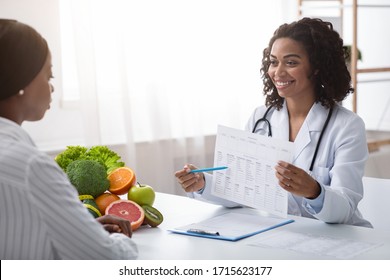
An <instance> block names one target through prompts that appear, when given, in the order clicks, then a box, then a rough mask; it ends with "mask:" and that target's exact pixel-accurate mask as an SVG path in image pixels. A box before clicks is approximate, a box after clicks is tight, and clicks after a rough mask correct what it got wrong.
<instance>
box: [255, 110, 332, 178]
mask: <svg viewBox="0 0 390 280" xmlns="http://www.w3.org/2000/svg"><path fill="white" fill-rule="evenodd" d="M272 108H273V105H271V106H269V107H268V108H267V110H266V111H265V113H264V116H263V117H262V118H260V119H258V120H257V121H256V123H255V125H254V126H253V129H252V133H255V131H256V128H257V126H258V125H259V124H260V123H261V122H265V123H266V124H267V128H268V137H272V130H271V123H270V122H269V120H268V119H267V115H268V113H269V111H270V110H271V109H272ZM332 113H333V108H330V109H329V112H328V117H327V118H326V121H325V123H324V126H323V127H322V130H321V134H320V138H319V139H318V142H317V146H316V149H315V151H314V155H313V158H312V160H311V164H310V168H309V173H310V174H311V173H312V171H313V167H314V162H315V161H316V158H317V153H318V149H319V148H320V145H321V141H322V136H323V135H324V132H325V130H326V127H327V126H328V124H329V120H330V118H331V117H332Z"/></svg>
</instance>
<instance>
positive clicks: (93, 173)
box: [66, 159, 110, 198]
mask: <svg viewBox="0 0 390 280" xmlns="http://www.w3.org/2000/svg"><path fill="white" fill-rule="evenodd" d="M66 174H67V175H68V177H69V180H70V182H71V183H72V185H73V186H75V187H76V189H77V191H78V193H79V195H85V194H86V195H92V196H93V197H94V198H96V197H97V196H99V195H101V194H102V193H104V192H105V191H106V190H108V188H109V187H110V181H109V180H108V179H107V172H106V169H105V168H104V166H103V165H102V164H101V163H99V162H97V161H95V160H87V159H80V160H75V161H72V162H71V163H70V164H69V165H68V168H67V170H66Z"/></svg>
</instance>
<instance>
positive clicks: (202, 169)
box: [190, 166, 228, 173]
mask: <svg viewBox="0 0 390 280" xmlns="http://www.w3.org/2000/svg"><path fill="white" fill-rule="evenodd" d="M227 168H228V167H227V166H217V167H209V168H201V169H194V170H191V171H190V173H198V172H207V171H214V170H223V169H227Z"/></svg>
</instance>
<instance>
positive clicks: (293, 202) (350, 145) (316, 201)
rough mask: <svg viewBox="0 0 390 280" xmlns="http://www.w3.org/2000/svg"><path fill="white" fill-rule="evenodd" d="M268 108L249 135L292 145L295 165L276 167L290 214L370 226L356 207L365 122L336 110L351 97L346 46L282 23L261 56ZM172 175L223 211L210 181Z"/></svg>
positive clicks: (328, 35)
mask: <svg viewBox="0 0 390 280" xmlns="http://www.w3.org/2000/svg"><path fill="white" fill-rule="evenodd" d="M260 72H261V74H262V78H263V83H264V94H265V95H266V104H265V106H261V107H258V108H257V109H256V110H255V111H254V112H253V114H252V116H251V117H250V118H249V121H248V123H247V126H246V130H248V131H252V132H253V133H258V134H262V135H268V136H269V137H274V138H279V139H284V140H289V141H291V142H294V144H295V152H294V157H293V161H292V163H287V162H283V161H280V162H278V164H277V166H275V176H276V177H277V179H278V184H279V186H280V187H282V188H283V189H285V190H286V191H288V192H289V196H288V213H289V214H292V215H298V216H304V217H310V218H316V219H319V220H322V221H324V222H326V223H342V224H350V225H357V226H365V227H372V226H371V224H370V223H369V222H368V221H366V220H365V219H364V218H363V217H362V215H361V214H360V212H359V210H358V209H357V206H358V203H359V201H360V200H361V199H362V197H363V183H362V177H363V174H364V167H365V162H366V160H367V158H368V149H367V142H366V134H365V125H364V122H363V121H362V119H361V118H360V117H359V116H357V115H356V114H354V113H353V112H351V111H349V110H347V109H346V108H344V107H342V106H341V105H340V102H341V101H342V100H344V99H345V97H346V96H347V95H348V94H349V93H352V92H353V88H352V87H351V76H350V74H349V72H348V69H347V66H346V64H345V56H344V48H343V40H342V39H341V38H340V36H339V34H338V33H337V32H336V31H335V30H334V29H333V26H332V24H331V23H329V22H325V21H322V20H320V19H311V18H303V19H301V20H299V21H296V22H293V23H291V24H283V25H281V26H280V27H279V28H278V29H277V30H276V31H275V32H274V35H273V37H272V38H271V40H270V42H269V45H268V47H267V48H266V49H264V51H263V59H262V67H261V71H260ZM192 169H196V167H195V166H194V165H192V164H186V165H185V166H184V168H183V169H181V170H179V171H177V172H176V173H175V176H176V177H177V180H178V182H179V183H180V184H181V186H182V187H183V189H184V190H185V191H186V192H188V193H189V196H191V197H194V198H198V199H203V200H206V201H209V202H214V203H218V204H221V205H224V206H227V207H230V206H235V205H234V203H232V202H230V201H226V200H223V199H220V198H218V197H215V196H213V195H212V194H211V191H210V189H211V187H210V186H211V181H212V176H211V175H210V174H207V173H190V171H191V170H192Z"/></svg>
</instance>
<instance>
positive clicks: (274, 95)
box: [260, 18, 354, 110]
mask: <svg viewBox="0 0 390 280" xmlns="http://www.w3.org/2000/svg"><path fill="white" fill-rule="evenodd" d="M279 38H289V39H292V40H295V41H297V42H299V43H301V44H302V45H303V47H304V48H305V50H306V52H307V54H308V55H309V61H310V64H311V66H312V69H313V70H314V69H315V70H316V73H317V74H316V75H315V76H314V79H315V94H316V99H315V102H321V104H322V105H323V106H325V107H327V108H331V107H333V106H334V105H335V104H336V102H340V101H342V100H344V99H345V97H346V96H347V95H348V94H349V93H353V91H354V89H353V88H352V86H351V75H350V73H349V71H348V69H347V66H346V63H345V50H344V47H343V40H342V38H341V37H340V35H339V34H338V33H337V31H335V30H334V29H333V26H332V24H331V23H330V22H326V21H323V20H321V19H318V18H302V19H301V20H298V21H295V22H292V23H290V24H283V25H281V26H280V27H279V28H278V29H276V31H275V32H274V35H273V37H272V38H271V40H270V41H269V44H268V47H267V48H265V49H264V51H263V59H262V67H261V69H260V74H261V77H262V78H263V84H264V95H266V106H270V105H273V106H275V107H276V108H277V109H278V110H279V109H280V108H282V106H283V101H284V98H282V97H280V96H279V94H278V92H277V90H276V87H275V85H274V84H273V82H272V79H271V78H270V77H269V76H268V74H267V72H268V68H269V66H270V52H271V48H272V45H273V44H274V42H275V40H277V39H279Z"/></svg>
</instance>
